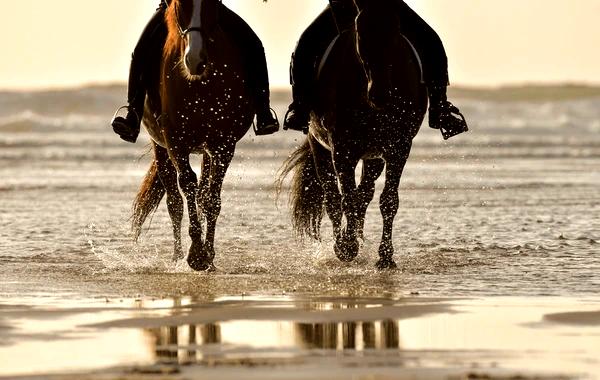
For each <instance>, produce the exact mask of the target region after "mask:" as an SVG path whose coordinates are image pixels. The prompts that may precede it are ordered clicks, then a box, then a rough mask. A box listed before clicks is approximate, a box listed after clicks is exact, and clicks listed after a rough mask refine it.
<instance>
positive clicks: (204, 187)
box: [196, 152, 211, 223]
mask: <svg viewBox="0 0 600 380" xmlns="http://www.w3.org/2000/svg"><path fill="white" fill-rule="evenodd" d="M210 160H211V157H210V154H209V153H208V152H205V153H204V154H203V155H202V174H201V175H200V183H199V184H198V194H197V195H196V205H197V206H198V217H199V218H200V222H201V223H202V220H203V219H204V218H206V214H205V212H204V205H205V203H206V198H207V195H208V190H209V188H210V166H211V165H210Z"/></svg>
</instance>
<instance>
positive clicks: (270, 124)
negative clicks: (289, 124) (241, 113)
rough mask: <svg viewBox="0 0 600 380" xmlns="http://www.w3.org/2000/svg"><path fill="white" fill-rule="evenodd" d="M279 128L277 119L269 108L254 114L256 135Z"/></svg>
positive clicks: (268, 132) (269, 132)
mask: <svg viewBox="0 0 600 380" xmlns="http://www.w3.org/2000/svg"><path fill="white" fill-rule="evenodd" d="M278 130H279V121H278V120H277V117H276V116H275V115H274V113H273V112H272V111H271V110H270V109H269V110H266V111H263V112H259V113H257V114H256V130H255V131H254V132H255V133H256V135H257V136H264V135H270V134H273V133H275V132H277V131H278Z"/></svg>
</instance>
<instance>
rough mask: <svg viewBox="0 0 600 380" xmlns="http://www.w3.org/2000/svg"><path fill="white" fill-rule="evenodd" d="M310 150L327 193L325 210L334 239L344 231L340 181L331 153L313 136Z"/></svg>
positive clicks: (310, 140) (310, 139) (310, 141)
mask: <svg viewBox="0 0 600 380" xmlns="http://www.w3.org/2000/svg"><path fill="white" fill-rule="evenodd" d="M308 141H309V143H310V149H311V151H312V154H313V159H314V163H315V170H316V172H317V177H318V178H319V182H320V183H321V187H322V188H323V191H324V192H325V210H327V215H329V219H330V220H331V225H332V227H333V237H334V238H337V236H338V235H339V234H340V233H341V231H342V196H341V194H340V190H339V188H338V179H337V176H336V173H335V168H334V167H333V160H332V158H331V152H330V151H328V150H327V149H325V148H324V147H323V146H321V144H319V142H318V141H316V140H315V139H314V138H313V137H312V136H310V137H309V138H308Z"/></svg>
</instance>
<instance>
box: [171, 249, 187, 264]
mask: <svg viewBox="0 0 600 380" xmlns="http://www.w3.org/2000/svg"><path fill="white" fill-rule="evenodd" d="M184 258H185V255H184V254H183V251H177V252H175V253H174V254H173V262H175V263H176V262H178V261H179V260H183V259H184Z"/></svg>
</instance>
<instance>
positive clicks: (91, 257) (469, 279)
mask: <svg viewBox="0 0 600 380" xmlns="http://www.w3.org/2000/svg"><path fill="white" fill-rule="evenodd" d="M123 93H124V92H123V89H122V88H120V87H116V88H86V89H81V90H73V91H58V92H49V93H0V178H1V180H0V242H1V243H0V302H2V301H3V300H4V303H13V302H12V300H15V299H18V300H20V302H19V303H20V304H23V305H28V304H29V305H38V304H39V303H40V302H41V303H42V304H43V303H44V302H47V301H48V300H50V301H52V300H54V301H57V302H59V303H60V300H61V299H63V300H64V299H67V298H68V299H76V300H81V302H84V303H85V302H98V301H102V300H104V299H105V298H109V299H112V298H130V297H131V298H135V297H139V298H140V299H149V298H152V297H156V298H161V297H174V296H184V297H193V298H194V300H195V302H203V301H204V302H212V301H214V300H215V299H216V298H219V297H223V296H242V295H268V296H273V295H290V294H303V295H307V294H308V295H315V296H335V297H339V296H343V297H389V298H392V299H398V298H401V297H405V296H409V295H411V294H412V295H420V296H427V297H457V296H460V297H490V296H522V297H543V296H560V297H569V298H570V299H577V298H579V297H596V296H597V294H598V293H597V289H598V285H600V275H599V273H600V195H599V194H600V193H599V192H598V189H599V188H600V186H599V185H600V169H599V168H600V133H599V132H600V122H599V121H598V120H600V99H599V98H582V99H575V100H563V101H539V100H531V101H520V102H505V101H502V102H499V101H494V100H485V101H483V100H478V99H473V98H459V99H453V100H455V103H456V104H457V105H459V106H460V107H461V109H462V110H463V111H464V113H465V115H467V116H468V119H469V120H470V123H471V127H472V131H471V132H470V133H469V134H467V135H464V136H460V137H457V138H455V139H453V140H450V141H449V142H443V141H442V139H441V137H440V136H439V135H438V133H437V132H436V131H432V130H429V129H428V128H427V127H426V126H425V127H423V129H422V131H421V132H420V134H419V136H418V137H417V139H416V141H415V144H414V148H413V151H412V155H411V158H410V160H409V163H408V164H407V167H406V170H405V173H404V176H403V178H402V183H401V190H400V199H401V209H400V212H399V214H398V216H397V218H396V223H395V230H394V234H395V237H394V244H395V247H396V261H397V263H398V266H399V270H398V271H395V272H384V273H380V272H377V271H376V270H375V269H374V264H375V261H376V259H377V246H378V243H379V241H378V239H379V236H380V234H381V217H380V215H379V210H378V206H377V204H378V202H377V199H378V195H376V198H375V200H374V202H373V203H372V205H371V207H370V209H369V212H368V216H367V223H366V230H365V237H366V241H365V244H364V247H363V250H362V253H361V255H360V256H359V258H358V259H357V260H356V262H354V263H351V264H343V263H340V262H339V261H338V260H337V259H336V258H335V256H334V254H333V249H332V238H331V227H330V225H329V223H328V222H327V221H325V222H324V225H323V229H322V232H323V237H324V239H323V241H322V242H319V243H317V242H310V241H305V242H299V241H298V240H296V239H295V238H294V236H293V232H292V230H291V225H290V221H289V214H288V211H287V203H286V199H285V197H283V198H282V199H281V200H279V202H277V201H276V199H275V198H276V197H275V194H274V190H273V182H274V178H275V175H276V172H277V170H278V168H279V166H280V165H281V163H282V162H283V160H284V159H285V158H286V157H287V155H288V154H289V153H290V152H291V151H292V149H293V148H294V147H295V146H296V145H298V144H299V143H301V142H302V139H303V136H302V135H300V134H298V133H295V132H282V133H279V134H276V135H274V136H270V137H261V138H256V137H254V136H253V135H252V134H250V135H248V136H247V137H246V138H245V139H244V140H243V141H242V142H241V143H240V144H239V147H238V150H237V152H236V158H235V160H234V163H233V164H232V167H231V169H230V171H229V173H228V176H227V178H226V182H225V186H224V191H223V208H222V209H223V211H222V214H221V217H220V219H219V223H218V227H217V240H216V250H217V257H216V260H215V264H216V265H217V267H218V271H217V272H216V273H213V274H208V275H207V274H197V273H193V272H192V271H191V270H189V269H188V268H187V266H186V265H185V264H184V263H173V262H171V260H170V258H171V255H172V236H171V227H170V222H169V219H168V215H167V212H166V207H165V206H164V203H163V205H161V207H160V208H159V210H158V212H157V213H156V215H155V216H154V218H153V220H152V223H151V224H150V225H149V226H148V228H147V231H146V232H145V233H144V234H143V235H142V238H141V240H140V242H139V244H134V243H133V242H132V241H131V236H130V233H129V224H128V217H129V211H130V205H131V200H132V199H133V197H134V195H135V193H136V190H137V187H138V185H139V183H140V181H141V178H142V177H143V175H144V173H145V171H146V169H147V167H148V166H149V160H150V158H149V156H148V155H144V154H145V153H146V152H147V147H146V146H145V143H146V142H147V138H146V137H145V135H144V136H143V137H142V142H140V143H138V144H136V145H130V144H126V143H122V142H121V141H120V140H118V138H117V137H115V136H114V135H113V134H112V132H111V131H110V130H109V128H108V127H107V124H108V120H109V118H110V116H111V114H112V111H113V108H115V107H116V106H117V105H118V104H119V103H120V102H121V97H122V96H123ZM275 101H276V102H275V105H276V109H277V111H278V114H279V115H283V114H284V110H285V106H286V102H287V94H276V99H275ZM196 163H197V161H196ZM196 167H197V165H196ZM381 186H382V182H381V181H379V182H378V189H381ZM184 231H185V228H184ZM184 236H185V234H184ZM187 242H188V240H186V243H187ZM8 300H11V302H8ZM90 300H91V301H90Z"/></svg>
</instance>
